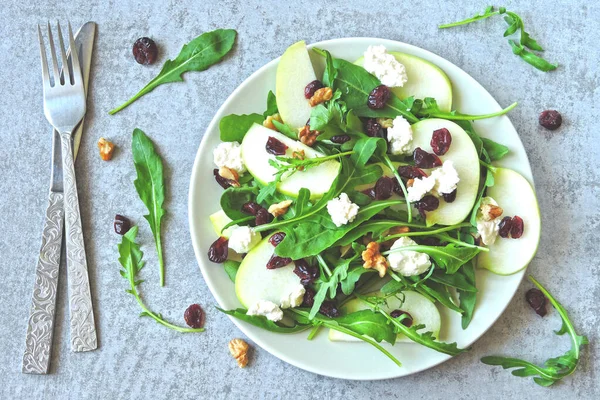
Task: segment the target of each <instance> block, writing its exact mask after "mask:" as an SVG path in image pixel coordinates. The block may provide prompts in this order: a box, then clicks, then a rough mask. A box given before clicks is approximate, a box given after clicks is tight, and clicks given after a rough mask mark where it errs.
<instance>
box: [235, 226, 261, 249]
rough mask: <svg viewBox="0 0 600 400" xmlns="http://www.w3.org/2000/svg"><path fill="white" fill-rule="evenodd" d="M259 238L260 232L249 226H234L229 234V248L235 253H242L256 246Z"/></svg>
mask: <svg viewBox="0 0 600 400" xmlns="http://www.w3.org/2000/svg"><path fill="white" fill-rule="evenodd" d="M261 239H262V237H261V236H260V233H259V232H256V231H254V229H252V228H250V227H249V226H236V227H235V228H233V229H232V230H231V236H229V248H230V249H231V250H234V251H235V252H236V253H239V254H244V253H247V252H249V251H250V250H251V249H252V248H253V247H254V246H256V245H257V244H258V243H259V242H260V240H261Z"/></svg>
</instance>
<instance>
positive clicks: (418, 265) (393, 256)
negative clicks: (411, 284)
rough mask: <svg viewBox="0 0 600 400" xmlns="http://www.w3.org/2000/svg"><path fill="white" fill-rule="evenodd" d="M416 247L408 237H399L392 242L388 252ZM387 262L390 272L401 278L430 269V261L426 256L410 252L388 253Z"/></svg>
mask: <svg viewBox="0 0 600 400" xmlns="http://www.w3.org/2000/svg"><path fill="white" fill-rule="evenodd" d="M416 245H417V243H416V242H415V241H414V240H412V239H410V238H408V237H401V238H399V239H398V240H396V241H395V242H394V244H393V245H392V247H391V248H390V250H394V249H397V248H399V247H406V246H416ZM388 262H389V263H390V268H391V269H392V270H394V271H396V272H398V273H399V274H400V275H403V276H413V275H420V274H422V273H423V272H425V271H427V270H428V269H429V268H431V260H430V259H429V256H428V255H427V254H425V253H419V252H417V251H410V250H408V251H395V252H392V253H390V254H389V255H388Z"/></svg>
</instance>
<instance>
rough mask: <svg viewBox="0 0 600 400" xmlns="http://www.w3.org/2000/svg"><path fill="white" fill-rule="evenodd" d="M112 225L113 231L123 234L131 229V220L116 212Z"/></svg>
mask: <svg viewBox="0 0 600 400" xmlns="http://www.w3.org/2000/svg"><path fill="white" fill-rule="evenodd" d="M113 226H114V228H115V233H117V234H119V235H124V234H126V233H127V232H129V230H130V229H131V221H129V218H127V217H124V216H122V215H119V214H117V215H115V222H114V224H113Z"/></svg>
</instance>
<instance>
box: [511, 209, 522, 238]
mask: <svg viewBox="0 0 600 400" xmlns="http://www.w3.org/2000/svg"><path fill="white" fill-rule="evenodd" d="M511 224H512V226H511V228H510V236H511V237H512V238H513V239H518V238H520V237H521V236H523V229H524V228H525V227H524V224H523V219H522V218H521V217H519V216H518V215H515V216H514V217H513V219H512V221H511Z"/></svg>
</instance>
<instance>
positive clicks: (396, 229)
mask: <svg viewBox="0 0 600 400" xmlns="http://www.w3.org/2000/svg"><path fill="white" fill-rule="evenodd" d="M408 232H410V228H409V227H408V226H394V227H393V228H390V229H389V230H388V233H387V234H388V235H397V234H399V233H408Z"/></svg>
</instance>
